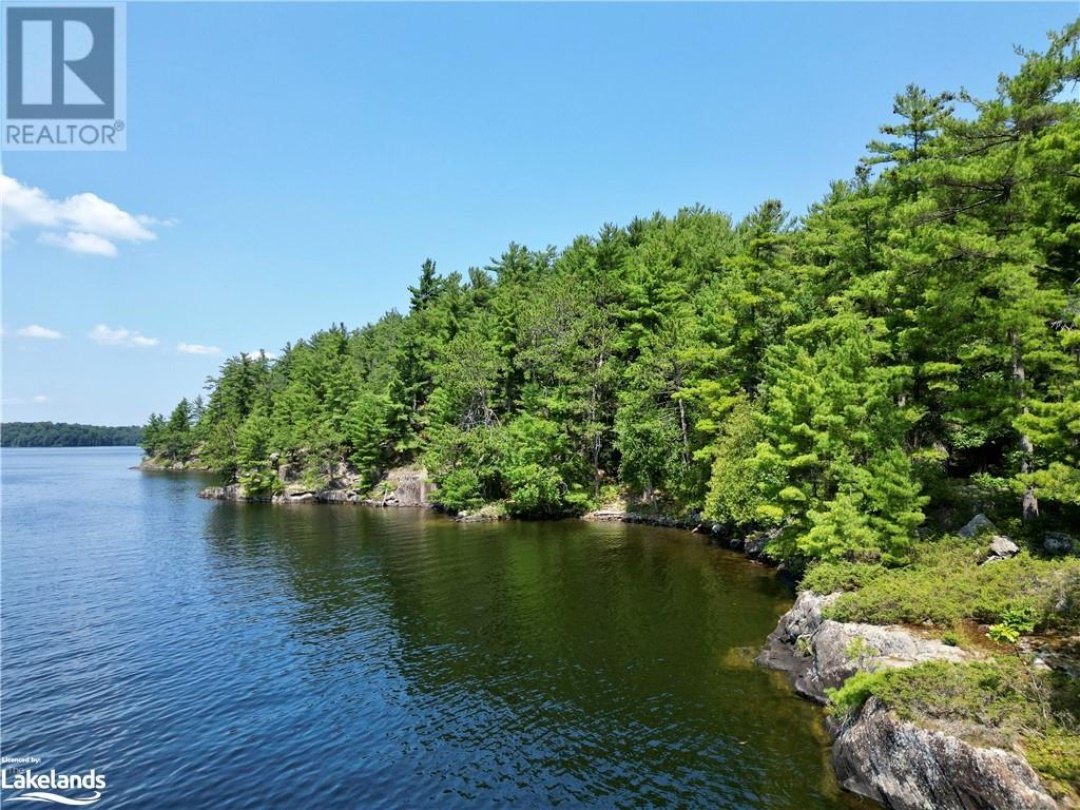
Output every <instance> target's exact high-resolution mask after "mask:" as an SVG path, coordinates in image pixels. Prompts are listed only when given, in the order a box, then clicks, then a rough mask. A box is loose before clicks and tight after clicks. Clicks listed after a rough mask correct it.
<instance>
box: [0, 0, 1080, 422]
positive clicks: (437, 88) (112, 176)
mask: <svg viewBox="0 0 1080 810" xmlns="http://www.w3.org/2000/svg"><path fill="white" fill-rule="evenodd" d="M1075 16H1076V5H1075V4H1074V3H1057V4H1043V5H1036V4H1032V3H1024V4H1008V3H960V4H940V3H907V4H901V3H891V4H871V3H865V4H864V3H837V4H810V3H806V4H780V3H776V4H758V5H744V4H734V3H715V4H667V5H654V4H644V3H635V4H621V3H602V4H572V3H549V4H524V3H522V4H510V3H507V4H501V3H500V4H496V3H488V4H476V5H471V4H468V5H467V4H454V3H448V4H436V5H427V4H408V5H388V4H359V3H333V4H286V3H242V4H224V3H175V4H173V3H168V4H166V3H161V4H158V3H130V4H129V5H128V9H127V27H128V70H127V76H128V118H127V125H128V148H127V151H126V152H115V153H107V152H106V153H95V152H71V153H57V152H44V153H29V152H16V153H9V154H6V155H4V157H3V174H4V177H5V179H4V180H3V182H4V184H5V185H4V208H5V212H4V213H5V217H4V230H5V237H4V249H3V253H2V261H3V329H4V335H3V362H4V368H3V398H4V407H3V419H4V420H5V421H29V420H38V419H51V420H54V421H81V422H90V423H100V424H128V423H141V422H143V421H145V419H146V417H147V415H148V414H149V413H150V412H151V411H168V410H169V409H171V408H172V406H173V405H174V404H175V403H176V402H177V401H178V400H179V399H180V397H182V396H185V395H186V396H194V395H195V394H197V393H199V392H200V390H201V387H202V383H203V380H204V379H205V378H206V376H207V375H210V374H213V373H214V372H215V371H216V369H217V368H218V366H219V365H220V364H221V362H222V361H223V360H224V359H225V357H226V356H228V355H231V354H236V353H237V352H241V351H249V350H254V349H258V348H265V349H267V350H269V351H274V350H277V349H279V348H280V347H281V346H283V345H284V344H285V343H286V342H287V341H290V340H295V339H297V338H299V337H304V336H306V335H308V334H310V333H311V332H313V331H315V330H317V329H319V328H322V327H325V326H328V325H329V324H331V323H334V322H338V321H344V322H345V323H346V324H348V325H350V326H359V325H362V324H364V323H366V322H368V321H371V320H374V319H376V318H378V316H379V315H380V314H381V313H383V312H384V311H386V310H388V309H391V308H394V307H397V308H399V309H401V308H403V307H404V306H405V304H406V302H407V299H408V294H407V292H406V289H405V288H406V285H408V284H410V283H412V282H413V281H414V280H415V278H416V276H417V275H418V273H419V269H420V265H421V263H422V262H423V260H424V258H425V257H428V256H430V257H432V258H434V259H435V260H436V261H437V262H438V267H439V270H440V271H441V272H450V271H454V270H459V271H465V270H466V269H467V268H468V267H470V266H473V265H478V266H482V265H484V264H486V263H487V261H488V259H489V257H491V256H494V255H498V254H499V253H500V252H501V251H502V250H503V249H504V248H505V246H506V245H507V244H508V243H509V242H510V241H511V240H513V241H517V242H518V243H524V244H526V245H528V246H530V247H535V248H539V247H544V246H546V245H548V244H553V245H556V246H560V247H561V246H564V245H566V244H568V243H569V242H570V241H571V240H572V239H573V237H574V236H575V235H576V234H579V233H593V234H594V233H596V232H597V231H598V230H599V228H600V227H601V226H602V225H603V224H604V223H605V222H614V223H618V224H626V223H627V222H628V221H629V220H630V219H632V218H633V217H634V216H635V215H648V214H650V213H651V212H653V211H655V210H660V211H663V212H665V213H674V212H675V211H676V210H678V208H679V207H681V206H685V205H693V204H695V203H702V204H704V205H706V206H709V207H710V208H713V209H716V210H722V211H727V212H729V213H731V214H732V215H733V216H735V217H736V218H738V217H741V216H742V215H744V214H745V213H746V212H747V211H748V210H749V209H751V208H752V207H753V206H754V205H755V204H757V203H758V202H760V201H762V200H764V199H766V198H768V197H779V198H781V199H782V200H783V201H784V202H785V204H786V206H787V207H788V208H789V209H790V210H791V212H792V213H795V214H799V213H802V212H804V211H805V209H806V207H807V206H808V205H809V204H810V203H812V202H813V201H814V200H816V199H818V198H820V197H821V196H822V195H823V194H824V192H825V191H826V189H827V187H828V183H829V181H830V180H832V179H836V178H845V177H849V176H850V175H851V173H852V170H853V167H854V166H855V164H856V162H857V160H858V158H859V157H860V156H861V155H862V154H863V147H864V145H865V144H866V142H867V141H869V140H870V139H871V138H873V137H875V135H876V131H877V127H878V126H879V125H880V124H882V123H885V122H888V121H889V120H890V118H891V108H892V97H893V95H894V94H895V93H896V92H898V91H900V90H902V89H903V87H904V86H905V85H906V84H908V83H909V82H914V83H917V84H921V85H923V86H925V87H926V88H927V89H929V90H944V89H958V88H960V87H965V88H967V89H968V90H969V91H971V92H973V93H975V94H976V95H980V96H988V95H991V94H992V93H993V90H994V86H995V82H996V77H997V75H998V74H999V73H1000V72H1002V71H1005V72H1011V71H1012V70H1013V69H1014V68H1015V67H1016V65H1017V64H1018V57H1016V56H1015V55H1014V53H1013V51H1012V46H1013V44H1021V45H1024V46H1026V47H1029V48H1033V49H1041V48H1042V46H1043V45H1044V43H1045V41H1046V40H1045V36H1044V35H1045V33H1046V32H1047V31H1048V30H1050V29H1059V28H1061V27H1063V26H1064V25H1066V24H1067V23H1068V22H1070V21H1071V20H1072V19H1074V18H1075ZM35 189H36V191H35ZM54 333H55V334H59V337H56V336H55V334H54ZM215 349H216V350H217V351H214V350H215Z"/></svg>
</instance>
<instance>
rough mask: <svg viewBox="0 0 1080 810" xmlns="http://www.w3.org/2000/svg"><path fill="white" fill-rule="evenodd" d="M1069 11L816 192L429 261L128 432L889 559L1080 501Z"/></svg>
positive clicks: (235, 475) (263, 458)
mask: <svg viewBox="0 0 1080 810" xmlns="http://www.w3.org/2000/svg"><path fill="white" fill-rule="evenodd" d="M1078 36H1080V23H1078V24H1074V25H1072V26H1071V27H1069V28H1068V29H1067V30H1065V31H1063V32H1061V33H1059V34H1056V35H1054V36H1053V37H1052V38H1051V40H1050V44H1049V46H1048V48H1047V49H1046V50H1045V52H1041V53H1026V54H1023V61H1022V64H1021V66H1020V67H1019V69H1018V71H1017V72H1016V73H1015V75H1012V76H1002V77H1001V78H1000V80H999V84H998V90H997V94H996V96H995V97H993V98H990V99H977V98H973V97H971V96H969V95H968V94H967V93H965V92H962V91H957V92H938V93H932V92H928V91H926V90H924V89H922V88H919V87H915V86H909V87H907V88H906V89H905V90H904V91H903V92H901V93H900V94H899V95H898V96H897V97H896V99H895V104H894V108H893V111H894V113H895V118H894V120H893V121H892V122H890V123H888V124H887V125H885V126H882V127H881V134H880V137H879V138H877V139H875V140H872V141H871V142H870V143H869V144H868V146H867V149H866V154H865V155H864V156H863V157H862V158H861V160H859V161H858V163H857V166H856V168H855V170H854V174H853V177H851V178H850V179H846V180H839V181H836V182H834V183H833V184H832V186H831V187H830V188H829V189H828V190H827V192H826V193H825V194H824V196H823V197H822V199H821V200H820V201H819V202H817V203H816V204H814V205H813V206H812V207H811V208H810V209H809V211H807V212H806V213H805V215H803V216H800V217H793V216H792V215H791V214H789V212H788V211H786V210H785V208H784V206H783V204H782V203H781V202H780V201H778V200H766V201H764V202H762V203H761V204H760V205H759V206H758V207H757V208H755V210H753V211H752V212H751V213H749V214H748V215H747V216H745V218H743V219H741V220H740V221H734V220H733V219H732V218H731V217H729V216H728V215H727V214H724V213H718V212H714V211H711V210H709V209H707V208H704V207H701V206H695V207H692V208H686V209H683V210H681V211H679V212H678V213H677V214H675V215H674V216H670V217H669V216H663V215H661V214H659V213H657V214H654V215H652V216H651V217H648V218H639V219H635V220H633V221H632V222H630V223H629V225H626V226H624V227H619V226H616V225H611V224H609V225H604V226H603V227H602V228H601V229H600V231H599V233H598V234H596V235H595V236H588V235H583V236H579V237H578V238H576V239H575V240H574V241H573V243H572V244H570V245H569V246H568V247H566V248H565V249H562V250H556V249H554V248H550V247H549V248H546V249H543V250H530V249H528V248H526V247H524V246H521V245H517V244H510V245H509V247H507V248H506V249H505V251H503V252H502V254H501V255H500V256H499V257H498V258H496V259H492V260H491V262H490V264H488V266H486V267H483V268H478V267H473V268H469V269H468V270H467V271H466V272H464V273H459V272H451V273H448V274H440V273H439V272H438V271H437V269H436V265H435V263H434V262H433V261H431V260H428V261H425V262H424V263H423V267H422V270H421V272H420V277H419V280H418V281H417V282H416V284H415V286H412V287H410V288H409V292H410V293H411V301H410V304H409V309H408V312H406V313H404V314H400V313H398V312H390V313H388V314H387V315H385V316H384V317H383V318H381V319H380V320H379V321H378V322H376V323H373V324H369V325H367V326H365V327H363V328H361V329H355V330H350V329H347V328H346V327H345V326H344V325H337V326H333V327H331V328H329V329H326V330H325V331H320V332H318V333H316V334H314V335H312V336H311V337H309V338H305V339H302V340H298V341H296V342H295V343H291V344H289V345H287V346H286V347H285V348H284V350H283V351H282V352H281V353H280V357H279V358H278V359H276V360H271V359H269V358H268V357H267V356H265V355H263V356H258V357H252V356H245V355H240V356H236V357H233V358H231V359H229V360H227V361H226V362H225V363H224V365H223V366H222V367H221V369H220V372H219V374H218V375H217V376H216V377H215V378H213V379H211V380H210V381H209V382H208V386H207V396H206V398H205V400H204V399H203V398H202V397H199V398H198V399H196V400H194V401H192V402H189V401H187V400H185V401H183V402H181V403H180V404H179V405H178V406H177V407H176V409H175V410H174V411H173V412H172V413H171V415H169V416H168V417H165V416H163V415H157V414H155V415H153V416H151V418H150V421H149V423H148V424H147V425H146V427H145V429H144V433H145V441H144V447H145V449H146V451H147V453H148V454H149V455H150V456H153V457H157V458H159V459H163V460H172V461H175V460H184V459H190V458H193V457H197V459H198V461H199V463H200V464H202V465H205V466H208V467H210V468H212V469H214V470H217V471H220V472H221V473H223V474H224V475H225V476H227V477H228V478H229V479H231V480H234V481H237V482H239V483H241V484H243V486H244V487H245V488H246V490H247V491H248V492H249V493H251V494H267V493H271V492H274V491H277V490H279V489H280V488H281V487H282V486H283V482H282V480H281V479H280V478H279V475H278V468H279V466H280V465H282V464H286V463H287V464H289V465H290V466H291V467H292V468H294V469H299V470H302V475H303V480H304V481H305V482H306V483H307V484H308V485H310V486H312V487H319V486H325V485H327V484H328V483H329V482H330V480H331V479H332V478H335V477H339V476H341V475H342V474H344V471H346V470H348V471H351V472H352V473H358V474H361V475H363V476H364V477H365V479H366V481H367V483H368V484H369V485H370V484H374V483H375V482H376V481H378V480H379V478H380V476H381V475H383V474H384V472H385V471H386V470H387V469H389V468H391V467H393V466H396V465H402V464H410V463H417V464H422V465H423V466H424V467H425V468H426V469H427V470H428V474H429V476H430V477H431V479H432V480H433V481H434V482H435V483H436V484H437V487H438V495H437V497H438V499H439V501H440V503H441V505H442V506H444V507H445V508H446V509H449V510H454V511H458V510H465V509H475V508H477V507H480V506H481V505H483V504H499V505H500V508H502V509H504V510H505V511H506V513H508V514H510V515H513V516H520V517H543V516H557V515H564V514H573V513H581V512H584V511H586V510H588V509H590V508H592V507H595V506H598V505H601V504H603V503H606V502H609V501H612V500H615V499H618V498H621V499H624V500H627V501H630V502H632V503H634V504H636V508H639V509H653V510H655V511H657V512H660V513H665V514H679V513H689V512H697V513H700V514H701V515H703V516H704V517H705V518H706V519H708V520H710V521H715V522H717V523H720V524H722V525H723V526H725V527H727V529H728V530H730V531H732V532H746V531H749V530H753V529H768V530H770V532H771V535H770V536H771V537H772V540H771V544H770V549H769V550H770V553H771V554H772V555H773V556H774V557H776V558H778V559H783V560H790V561H792V562H799V561H806V560H810V559H852V560H864V561H882V562H885V563H899V562H903V561H905V560H907V559H908V558H909V556H910V555H911V553H912V550H913V547H914V546H915V545H916V544H917V540H918V538H919V537H920V536H921V535H922V534H925V533H927V532H928V531H932V530H934V529H936V528H946V527H951V528H955V527H956V526H957V525H959V524H958V523H957V521H959V523H960V524H962V523H963V522H964V521H966V519H967V518H968V517H970V516H971V514H972V513H973V512H974V511H976V510H982V511H987V512H990V513H992V514H994V515H995V518H996V519H997V520H999V521H1004V522H1005V523H1006V525H1009V526H1010V527H1011V530H1012V531H1015V532H1019V533H1023V532H1024V531H1025V527H1032V526H1038V527H1040V530H1043V529H1046V528H1048V527H1054V526H1060V525H1067V524H1071V525H1073V526H1075V525H1078V523H1080V469H1078V466H1080V102H1078V101H1077V98H1076V87H1077V85H1076V81H1077V80H1078V78H1080V57H1078V55H1077V51H1076V44H1077V38H1078ZM855 157H856V156H853V158H855ZM8 438H9V437H8V436H7V435H6V431H5V444H7V443H8Z"/></svg>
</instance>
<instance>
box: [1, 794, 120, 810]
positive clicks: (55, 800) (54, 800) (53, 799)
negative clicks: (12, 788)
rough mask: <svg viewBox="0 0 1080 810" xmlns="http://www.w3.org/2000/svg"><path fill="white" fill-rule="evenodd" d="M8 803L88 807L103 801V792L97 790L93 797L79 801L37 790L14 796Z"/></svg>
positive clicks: (86, 797)
mask: <svg viewBox="0 0 1080 810" xmlns="http://www.w3.org/2000/svg"><path fill="white" fill-rule="evenodd" d="M8 801H9V802H45V803H46V804H63V805H66V806H68V807H86V806H87V805H90V804H94V803H95V802H98V801H101V791H100V790H95V791H94V793H93V795H92V796H85V797H83V798H81V799H78V798H73V797H71V796H61V795H60V794H58V793H49V792H48V791H45V790H35V791H31V792H30V793H23V794H22V795H20V796H12V797H11V798H9V799H8Z"/></svg>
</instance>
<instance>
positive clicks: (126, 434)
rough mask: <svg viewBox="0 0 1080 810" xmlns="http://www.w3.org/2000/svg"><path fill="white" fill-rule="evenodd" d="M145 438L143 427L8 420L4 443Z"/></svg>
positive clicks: (80, 443) (114, 443) (109, 442)
mask: <svg viewBox="0 0 1080 810" xmlns="http://www.w3.org/2000/svg"><path fill="white" fill-rule="evenodd" d="M142 440H143V431H142V428H141V427H139V426H137V425H132V426H130V427H103V426H101V425H76V424H70V423H67V422H5V423H4V424H3V425H0V446H2V447H123V446H126V447H133V446H135V445H138V444H141V443H142Z"/></svg>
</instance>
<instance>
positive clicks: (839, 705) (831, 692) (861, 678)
mask: <svg viewBox="0 0 1080 810" xmlns="http://www.w3.org/2000/svg"><path fill="white" fill-rule="evenodd" d="M888 672H889V670H878V671H876V672H866V671H863V670H860V671H859V672H856V673H855V674H854V675H852V676H851V677H850V678H848V679H847V680H846V681H844V685H843V686H841V687H840V688H839V689H828V690H826V695H827V696H828V698H829V714H831V715H832V716H833V717H839V718H844V717H847V716H849V715H851V714H853V713H855V712H857V711H858V710H859V709H861V708H862V707H863V704H865V703H866V701H868V700H869V699H870V698H871V696H873V695H874V694H875V692H876V691H877V690H879V689H880V688H881V684H882V682H883V681H884V679H885V676H886V674H887V673H888Z"/></svg>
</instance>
